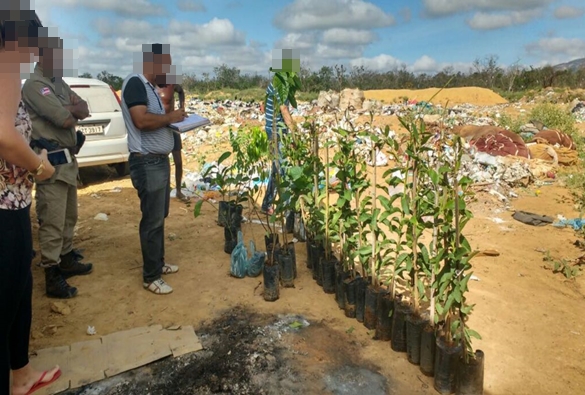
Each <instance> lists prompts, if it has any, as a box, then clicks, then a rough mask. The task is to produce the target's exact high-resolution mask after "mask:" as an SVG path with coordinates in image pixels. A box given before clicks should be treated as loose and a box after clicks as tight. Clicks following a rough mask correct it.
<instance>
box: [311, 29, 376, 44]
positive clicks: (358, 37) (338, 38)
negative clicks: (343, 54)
mask: <svg viewBox="0 0 585 395" xmlns="http://www.w3.org/2000/svg"><path fill="white" fill-rule="evenodd" d="M375 39H376V34H375V33H374V32H372V31H369V30H357V29H340V28H334V29H329V30H326V31H325V32H324V33H323V38H322V42H323V43H324V44H330V45H367V44H371V43H372V42H373V41H374V40H375Z"/></svg>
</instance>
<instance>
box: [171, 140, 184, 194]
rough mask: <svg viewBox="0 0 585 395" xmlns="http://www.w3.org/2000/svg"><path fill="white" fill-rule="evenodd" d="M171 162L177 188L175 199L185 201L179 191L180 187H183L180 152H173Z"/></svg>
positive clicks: (181, 156)
mask: <svg viewBox="0 0 585 395" xmlns="http://www.w3.org/2000/svg"><path fill="white" fill-rule="evenodd" d="M173 162H175V185H176V188H177V199H180V200H187V197H186V196H185V195H183V192H182V191H181V185H183V155H182V152H181V150H179V151H173Z"/></svg>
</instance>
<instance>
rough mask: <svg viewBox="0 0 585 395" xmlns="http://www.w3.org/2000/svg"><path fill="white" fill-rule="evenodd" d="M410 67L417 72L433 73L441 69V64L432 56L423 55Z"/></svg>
mask: <svg viewBox="0 0 585 395" xmlns="http://www.w3.org/2000/svg"><path fill="white" fill-rule="evenodd" d="M410 68H411V69H412V71H414V72H415V73H432V72H435V71H438V70H439V64H438V63H437V61H436V60H435V59H433V58H431V57H430V56H427V55H423V56H422V57H420V58H419V59H417V60H416V61H415V62H414V63H413V64H412V66H411V67H410Z"/></svg>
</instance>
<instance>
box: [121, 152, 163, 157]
mask: <svg viewBox="0 0 585 395" xmlns="http://www.w3.org/2000/svg"><path fill="white" fill-rule="evenodd" d="M169 154H170V153H168V154H141V153H140V152H131V153H130V156H136V157H138V158H149V157H150V158H168V157H169Z"/></svg>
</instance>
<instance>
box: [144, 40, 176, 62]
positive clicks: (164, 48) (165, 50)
mask: <svg viewBox="0 0 585 395" xmlns="http://www.w3.org/2000/svg"><path fill="white" fill-rule="evenodd" d="M168 54H170V46H169V44H159V43H156V44H144V45H143V46H142V61H143V62H153V61H154V55H168Z"/></svg>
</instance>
